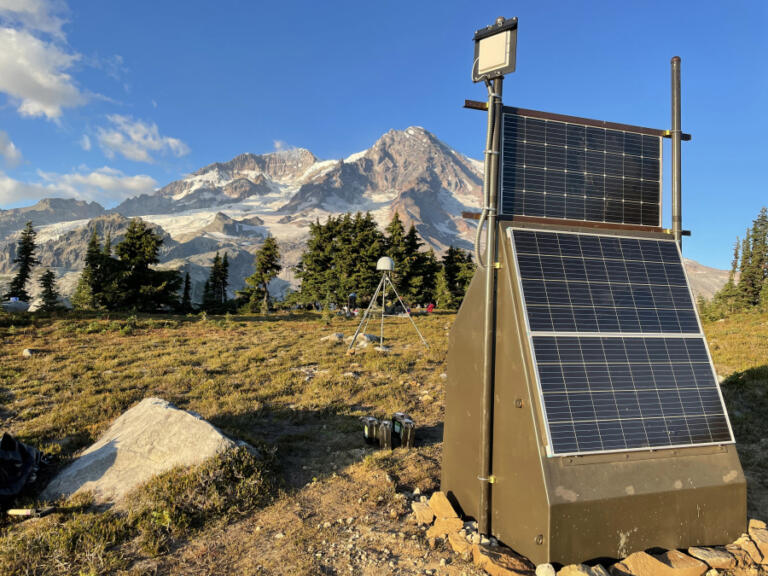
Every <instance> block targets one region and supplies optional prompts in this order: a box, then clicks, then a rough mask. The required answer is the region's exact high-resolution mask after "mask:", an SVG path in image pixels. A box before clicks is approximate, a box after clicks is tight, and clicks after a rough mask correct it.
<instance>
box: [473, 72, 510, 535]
mask: <svg viewBox="0 0 768 576" xmlns="http://www.w3.org/2000/svg"><path fill="white" fill-rule="evenodd" d="M503 82H504V78H495V79H494V80H493V81H492V82H491V86H490V94H489V96H488V114H492V115H493V117H492V118H493V119H492V120H491V119H490V118H489V122H488V128H489V129H492V130H493V137H492V138H491V139H490V141H491V149H490V150H487V151H486V155H489V156H490V159H489V161H488V162H487V163H486V166H487V167H488V171H487V172H486V174H485V178H486V179H487V185H488V188H487V189H488V232H487V235H486V250H485V334H484V342H483V351H484V359H483V392H482V426H483V428H482V435H481V449H482V454H481V468H482V470H481V475H480V485H481V492H480V518H478V524H479V526H478V528H479V531H480V533H481V534H490V533H491V483H492V469H491V465H492V462H491V456H492V442H493V437H492V436H493V435H492V427H493V377H494V374H493V371H494V370H493V367H494V362H493V360H494V358H493V357H494V348H495V335H496V334H495V330H496V325H495V317H496V243H497V242H496V199H497V197H498V187H499V148H500V142H501V114H502V104H501V94H502V88H503Z"/></svg>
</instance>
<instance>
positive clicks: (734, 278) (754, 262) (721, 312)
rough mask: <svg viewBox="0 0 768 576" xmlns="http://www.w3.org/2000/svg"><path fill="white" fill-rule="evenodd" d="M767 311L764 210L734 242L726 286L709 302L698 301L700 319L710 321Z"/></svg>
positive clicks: (767, 230)
mask: <svg viewBox="0 0 768 576" xmlns="http://www.w3.org/2000/svg"><path fill="white" fill-rule="evenodd" d="M755 309H763V310H768V209H766V208H763V209H762V210H760V213H759V214H758V215H757V218H755V220H753V221H752V226H750V227H748V228H747V230H746V233H745V235H744V238H742V239H739V238H737V239H736V242H735V243H734V247H733V260H732V262H731V271H730V273H729V275H728V282H726V284H725V286H723V287H722V288H721V289H720V290H719V291H718V292H717V293H716V294H715V295H714V296H713V298H712V300H711V301H709V302H705V301H704V300H702V299H700V300H699V311H700V313H701V315H702V316H703V317H705V318H707V319H710V320H717V319H720V318H724V317H725V316H727V315H729V314H733V313H735V312H742V311H746V310H755Z"/></svg>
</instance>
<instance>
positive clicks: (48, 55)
mask: <svg viewBox="0 0 768 576" xmlns="http://www.w3.org/2000/svg"><path fill="white" fill-rule="evenodd" d="M2 1H4V0H0V2H2ZM79 58H80V56H79V55H78V54H73V53H69V52H67V51H66V50H65V49H64V48H62V47H60V46H57V45H56V44H53V43H51V42H46V41H44V40H41V39H39V38H37V37H35V36H33V35H32V34H31V33H30V32H28V31H26V30H16V29H13V28H0V92H4V93H6V94H7V95H8V96H9V97H10V98H11V100H12V101H13V102H16V103H18V111H19V113H20V114H21V115H22V116H44V117H45V118H47V119H48V120H56V119H58V118H59V117H60V116H61V113H62V108H68V107H73V106H79V105H81V104H84V103H85V101H86V97H85V95H84V94H82V93H81V92H80V90H79V88H78V87H77V86H76V84H75V82H74V80H73V78H72V76H70V75H69V74H68V73H67V70H69V69H70V68H71V67H72V65H73V64H74V63H75V62H76V61H77V60H78V59H79Z"/></svg>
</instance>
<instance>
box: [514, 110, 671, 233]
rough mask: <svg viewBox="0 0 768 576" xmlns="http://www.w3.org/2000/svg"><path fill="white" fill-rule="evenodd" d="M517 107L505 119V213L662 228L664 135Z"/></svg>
mask: <svg viewBox="0 0 768 576" xmlns="http://www.w3.org/2000/svg"><path fill="white" fill-rule="evenodd" d="M512 110H516V109H510V108H507V109H505V112H504V114H503V130H502V132H503V134H502V137H503V144H502V156H501V171H502V176H501V210H500V212H501V214H506V215H524V216H538V217H546V218H561V219H569V220H588V221H595V222H612V223H621V224H639V225H646V226H660V225H661V219H660V214H661V136H660V135H651V134H647V133H641V132H639V131H640V130H643V129H640V128H638V129H636V130H638V131H633V130H631V129H627V130H619V129H611V128H601V127H596V126H591V125H587V124H579V123H576V122H575V121H574V122H565V121H558V120H548V119H542V118H535V117H531V116H526V115H525V114H524V113H522V112H512ZM587 122H588V121H587ZM647 131H649V132H652V131H650V130H647Z"/></svg>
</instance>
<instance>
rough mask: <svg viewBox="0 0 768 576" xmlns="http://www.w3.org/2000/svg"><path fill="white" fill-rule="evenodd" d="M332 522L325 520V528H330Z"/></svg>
mask: <svg viewBox="0 0 768 576" xmlns="http://www.w3.org/2000/svg"><path fill="white" fill-rule="evenodd" d="M330 527H331V523H330V522H323V528H330Z"/></svg>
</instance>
